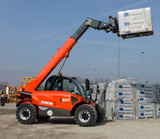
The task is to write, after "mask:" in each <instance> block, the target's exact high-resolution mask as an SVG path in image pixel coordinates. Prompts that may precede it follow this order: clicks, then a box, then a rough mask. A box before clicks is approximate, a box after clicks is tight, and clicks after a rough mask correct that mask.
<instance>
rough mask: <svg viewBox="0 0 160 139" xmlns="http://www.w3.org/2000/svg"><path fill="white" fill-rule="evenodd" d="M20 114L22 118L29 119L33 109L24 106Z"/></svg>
mask: <svg viewBox="0 0 160 139" xmlns="http://www.w3.org/2000/svg"><path fill="white" fill-rule="evenodd" d="M19 116H20V118H21V119H22V120H28V119H29V118H30V116H31V111H30V109H28V108H22V109H21V110H20V112H19Z"/></svg>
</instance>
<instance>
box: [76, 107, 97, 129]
mask: <svg viewBox="0 0 160 139" xmlns="http://www.w3.org/2000/svg"><path fill="white" fill-rule="evenodd" d="M74 117H75V121H76V123H77V124H78V125H79V126H85V127H88V126H93V125H94V124H95V123H96V120H97V112H96V110H95V108H94V107H92V106H90V105H88V104H83V105H81V106H79V107H78V108H77V109H76V111H75V116H74Z"/></svg>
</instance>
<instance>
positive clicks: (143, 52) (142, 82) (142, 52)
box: [142, 52, 145, 83]
mask: <svg viewBox="0 0 160 139" xmlns="http://www.w3.org/2000/svg"><path fill="white" fill-rule="evenodd" d="M144 53H145V52H142V83H143V54H144Z"/></svg>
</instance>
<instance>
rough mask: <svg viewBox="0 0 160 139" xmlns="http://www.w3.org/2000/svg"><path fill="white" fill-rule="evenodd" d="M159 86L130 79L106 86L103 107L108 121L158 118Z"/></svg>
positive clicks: (159, 107) (159, 111)
mask: <svg viewBox="0 0 160 139" xmlns="http://www.w3.org/2000/svg"><path fill="white" fill-rule="evenodd" d="M159 98H160V86H159V85H157V84H140V83H137V82H136V80H134V79H131V78H126V79H120V80H116V81H113V82H111V83H109V84H108V86H107V88H106V95H105V101H104V107H105V109H106V117H107V118H108V119H146V118H147V119H148V118H160V103H159Z"/></svg>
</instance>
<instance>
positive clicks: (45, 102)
mask: <svg viewBox="0 0 160 139" xmlns="http://www.w3.org/2000/svg"><path fill="white" fill-rule="evenodd" d="M41 103H43V104H48V105H53V102H48V101H43V100H42V101H41Z"/></svg>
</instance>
